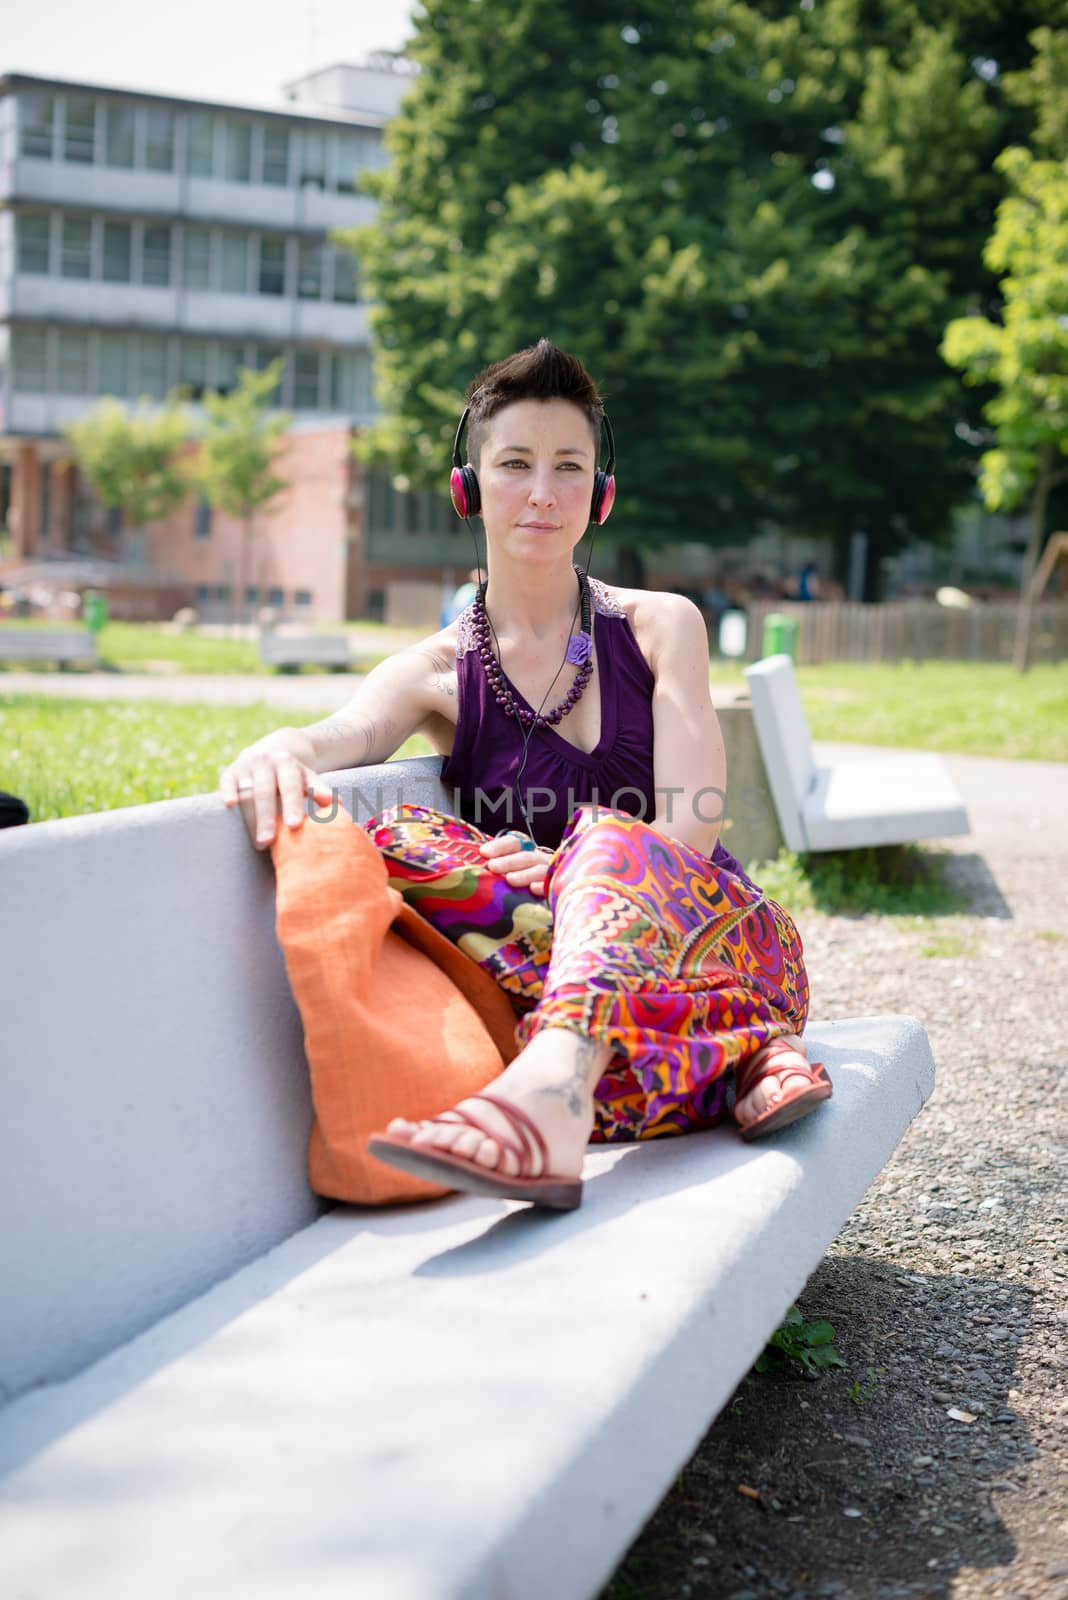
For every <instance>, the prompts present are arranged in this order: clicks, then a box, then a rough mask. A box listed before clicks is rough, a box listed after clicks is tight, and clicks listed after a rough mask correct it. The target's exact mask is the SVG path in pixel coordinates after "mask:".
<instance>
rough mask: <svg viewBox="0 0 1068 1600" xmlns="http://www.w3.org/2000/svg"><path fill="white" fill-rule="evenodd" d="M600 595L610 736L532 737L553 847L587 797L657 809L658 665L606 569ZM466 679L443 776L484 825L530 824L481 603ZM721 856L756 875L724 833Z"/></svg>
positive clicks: (533, 793) (597, 622) (646, 811)
mask: <svg viewBox="0 0 1068 1600" xmlns="http://www.w3.org/2000/svg"><path fill="white" fill-rule="evenodd" d="M590 597H591V600H592V603H593V629H594V639H595V642H596V646H597V668H598V674H599V677H600V685H601V736H600V738H599V740H598V742H597V746H596V748H595V749H593V750H591V751H590V752H589V753H588V754H587V752H586V751H584V750H579V749H578V748H577V746H575V745H573V744H570V743H569V742H568V740H566V739H565V738H563V736H562V735H561V734H560V733H558V732H557V730H556V728H554V727H547V728H539V729H538V730H537V732H536V733H535V734H534V736H533V738H532V739H531V740H530V746H529V749H528V752H527V760H526V765H525V767H524V768H523V776H522V779H521V780H520V781H521V787H522V791H523V803H524V805H525V806H526V808H527V815H528V816H529V818H530V825H531V829H532V831H533V833H534V837H535V839H537V841H538V843H539V844H540V845H544V846H545V847H546V848H547V849H550V850H555V849H556V847H557V845H558V844H559V843H560V839H561V837H562V835H563V831H564V828H565V826H566V824H567V820H568V818H569V817H570V816H571V813H572V812H573V811H574V810H575V809H576V807H577V806H579V805H582V804H583V803H584V802H593V803H596V804H597V805H599V806H603V807H605V808H606V809H607V808H611V809H613V810H616V811H624V812H627V813H628V814H629V815H630V816H633V817H645V818H647V819H648V820H650V821H651V820H652V818H653V817H654V816H655V815H656V795H655V782H654V775H653V698H652V697H653V685H654V679H653V673H652V669H651V668H650V666H649V663H648V662H647V661H646V659H645V657H644V656H643V655H642V652H641V648H640V646H639V644H638V641H637V639H636V638H635V637H634V633H633V632H632V630H631V626H630V623H629V622H628V621H627V617H626V613H625V612H624V611H623V609H622V607H620V606H619V605H618V604H617V603H616V602H615V601H614V600H613V599H612V598H611V596H610V595H609V594H608V591H607V590H606V589H605V587H604V585H603V584H602V583H600V582H598V580H597V579H596V578H591V579H590ZM456 682H457V702H458V713H457V721H456V736H455V739H454V740H453V747H452V754H451V755H449V756H447V757H446V758H445V762H444V765H443V766H442V769H441V778H442V782H443V783H444V784H445V785H446V786H447V787H448V788H449V789H450V790H452V791H453V792H454V794H455V797H456V809H457V811H458V813H459V815H460V816H461V817H463V818H464V819H465V821H467V822H472V823H474V825H475V826H476V827H478V828H481V829H482V830H483V832H485V833H500V832H501V830H502V829H504V828H510V827H518V828H523V826H524V824H523V816H522V812H521V811H520V809H519V805H518V802H517V800H516V795H515V786H514V785H515V776H516V773H517V772H518V770H519V764H520V760H521V758H522V753H523V733H522V732H521V730H520V726H519V723H518V722H517V721H516V719H515V718H514V717H508V716H506V715H505V713H504V709H503V707H502V706H500V705H498V703H497V699H496V697H495V695H494V693H493V690H492V689H491V688H490V685H489V683H488V682H487V680H486V674H485V670H484V668H483V666H482V661H481V658H480V657H479V654H478V648H477V645H476V642H475V633H474V606H473V605H471V606H468V607H467V608H466V609H465V610H464V611H463V612H462V613H461V615H460V618H459V628H458V632H457V642H456ZM512 693H513V694H514V695H515V697H516V700H517V701H518V702H519V704H520V705H521V706H526V705H527V701H526V700H524V698H523V696H522V695H521V694H520V693H519V690H518V689H516V687H515V685H514V684H513V685H512ZM530 709H533V707H531V708H530ZM676 803H677V801H676ZM710 809H714V808H710ZM711 859H712V861H714V862H715V864H716V865H717V866H719V867H725V868H726V869H727V871H728V872H733V873H735V874H737V876H738V877H740V878H743V879H744V880H745V882H746V883H750V884H751V883H752V879H751V878H749V877H748V876H747V875H746V873H745V872H744V870H743V869H742V866H741V863H740V862H739V861H737V860H736V859H735V858H734V856H732V855H731V853H730V851H729V850H725V849H724V847H723V845H722V844H720V843H719V842H718V841H717V843H716V847H715V849H714V850H713V852H712V857H711ZM753 887H754V888H755V887H756V885H755V884H754V885H753Z"/></svg>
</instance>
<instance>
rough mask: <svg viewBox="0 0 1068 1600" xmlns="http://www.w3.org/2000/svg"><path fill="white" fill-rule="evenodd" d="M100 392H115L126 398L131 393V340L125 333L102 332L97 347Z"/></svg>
mask: <svg viewBox="0 0 1068 1600" xmlns="http://www.w3.org/2000/svg"><path fill="white" fill-rule="evenodd" d="M96 360H97V381H96V387H97V392H98V393H99V394H113V395H115V396H116V397H117V398H118V399H120V400H125V399H127V398H128V397H129V394H130V356H129V340H128V338H127V336H126V334H124V333H101V334H99V335H98V336H97V347H96Z"/></svg>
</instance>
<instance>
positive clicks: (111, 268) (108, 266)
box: [104, 222, 133, 283]
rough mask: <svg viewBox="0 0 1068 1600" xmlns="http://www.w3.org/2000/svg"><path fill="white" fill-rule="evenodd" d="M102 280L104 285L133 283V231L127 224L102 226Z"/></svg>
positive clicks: (107, 223)
mask: <svg viewBox="0 0 1068 1600" xmlns="http://www.w3.org/2000/svg"><path fill="white" fill-rule="evenodd" d="M104 280H105V282H106V283H131V282H132V281H133V229H132V228H131V226H130V224H129V223H128V222H105V224H104Z"/></svg>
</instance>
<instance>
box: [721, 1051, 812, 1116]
mask: <svg viewBox="0 0 1068 1600" xmlns="http://www.w3.org/2000/svg"><path fill="white" fill-rule="evenodd" d="M780 1037H781V1038H782V1039H783V1040H784V1041H785V1043H787V1044H792V1045H793V1047H794V1050H795V1052H796V1054H797V1055H799V1056H800V1057H801V1059H802V1061H807V1060H808V1055H807V1052H806V1050H805V1046H804V1042H803V1040H802V1039H801V1038H800V1036H799V1035H798V1034H796V1033H784V1034H782V1035H780ZM775 1042H776V1043H778V1039H777V1040H776V1041H775ZM767 1048H768V1047H767V1045H765V1046H764V1047H763V1049H762V1050H758V1051H757V1053H756V1056H755V1057H754V1060H756V1061H760V1060H761V1059H762V1057H763V1055H764V1053H765V1051H766V1050H767ZM778 1059H779V1061H781V1062H782V1063H783V1065H782V1067H781V1068H780V1069H779V1070H778V1071H777V1072H776V1073H775V1075H774V1076H773V1077H768V1078H765V1079H764V1081H763V1082H762V1083H758V1084H757V1085H756V1087H755V1088H753V1089H751V1090H750V1091H749V1093H748V1094H747V1095H746V1097H745V1099H744V1100H736V1101H735V1103H734V1119H735V1121H736V1122H737V1123H738V1126H739V1127H740V1128H745V1127H748V1125H749V1124H750V1123H751V1122H755V1121H756V1119H757V1117H760V1116H763V1114H764V1112H765V1111H769V1110H770V1109H771V1108H772V1107H773V1106H776V1105H778V1103H779V1101H780V1100H781V1099H782V1097H783V1095H784V1094H789V1093H790V1092H791V1091H792V1090H793V1089H794V1088H795V1087H801V1086H803V1087H805V1088H811V1087H812V1084H811V1079H810V1078H808V1077H807V1076H806V1077H801V1076H800V1074H799V1073H796V1072H791V1071H790V1057H789V1056H788V1055H787V1054H786V1052H785V1051H782V1052H781V1054H778Z"/></svg>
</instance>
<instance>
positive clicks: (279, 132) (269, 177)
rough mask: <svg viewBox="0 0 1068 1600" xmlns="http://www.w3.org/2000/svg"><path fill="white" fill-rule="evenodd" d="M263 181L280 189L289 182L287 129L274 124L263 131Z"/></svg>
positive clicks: (269, 124)
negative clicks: (278, 186) (276, 185)
mask: <svg viewBox="0 0 1068 1600" xmlns="http://www.w3.org/2000/svg"><path fill="white" fill-rule="evenodd" d="M263 181H264V183H275V184H278V185H280V186H282V187H284V186H285V185H286V184H287V183H288V182H289V129H288V128H284V127H282V126H280V125H279V124H278V123H274V122H269V123H267V125H266V126H265V128H264V130H263Z"/></svg>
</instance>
